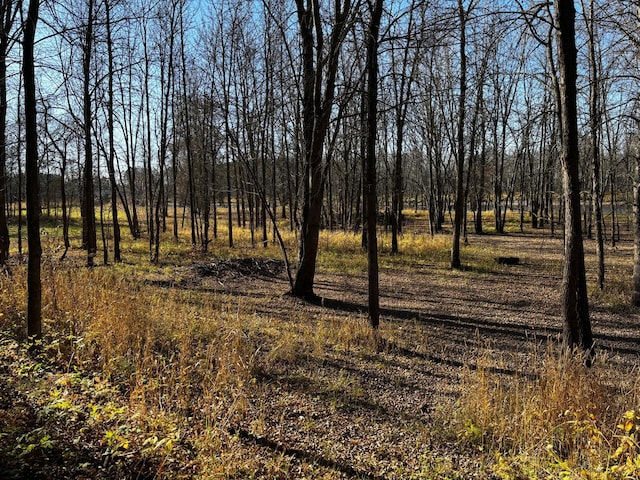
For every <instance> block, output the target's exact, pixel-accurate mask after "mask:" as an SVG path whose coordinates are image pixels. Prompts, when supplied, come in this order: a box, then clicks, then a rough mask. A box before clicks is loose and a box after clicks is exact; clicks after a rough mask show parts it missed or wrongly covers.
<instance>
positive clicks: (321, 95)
mask: <svg viewBox="0 0 640 480" xmlns="http://www.w3.org/2000/svg"><path fill="white" fill-rule="evenodd" d="M296 6H297V13H298V24H299V27H300V35H301V40H302V70H303V71H302V82H303V88H302V90H303V99H302V117H303V139H304V159H305V166H304V179H305V180H304V182H305V183H304V199H303V206H302V225H301V231H300V252H299V260H298V270H297V272H296V278H295V282H294V286H293V289H292V292H291V293H292V294H293V295H295V296H298V297H301V298H306V299H309V300H312V301H317V300H318V297H317V296H316V295H315V293H314V291H313V285H314V279H315V274H316V259H317V255H318V239H319V236H320V220H321V215H322V203H323V198H324V183H325V182H324V168H323V146H324V140H325V137H326V134H327V129H328V128H329V120H330V118H331V111H332V107H333V99H334V91H335V84H336V76H337V70H338V58H339V55H340V47H341V44H342V40H343V37H344V32H345V30H346V23H347V22H346V19H347V16H348V15H349V12H350V10H351V1H350V0H345V2H344V4H342V3H341V1H340V0H337V1H336V2H335V8H336V11H335V24H334V26H333V30H332V32H331V38H330V45H329V47H328V54H327V57H324V56H323V43H324V38H323V34H322V19H321V14H320V6H319V4H318V3H317V2H313V1H308V2H307V4H306V5H305V3H304V0H296ZM316 43H317V44H316ZM314 52H317V58H315V59H314ZM325 69H326V77H325V75H324V72H325ZM323 86H324V92H323V91H322V90H323Z"/></svg>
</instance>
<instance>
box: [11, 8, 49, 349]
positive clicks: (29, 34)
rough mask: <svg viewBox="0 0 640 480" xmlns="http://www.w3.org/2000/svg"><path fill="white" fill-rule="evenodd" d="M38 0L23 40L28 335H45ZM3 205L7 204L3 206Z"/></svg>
mask: <svg viewBox="0 0 640 480" xmlns="http://www.w3.org/2000/svg"><path fill="white" fill-rule="evenodd" d="M39 8H40V2H39V0H30V1H29V10H28V14H27V19H26V22H25V25H24V41H23V44H22V55H23V64H22V68H23V71H24V112H25V115H24V117H25V144H26V160H25V161H26V176H27V235H28V246H29V259H28V267H27V290H28V293H27V335H28V336H29V337H35V338H40V337H41V336H42V284H41V281H40V259H41V258H42V246H41V244H40V185H39V175H38V174H39V171H38V123H37V110H36V85H35V70H34V65H33V63H34V62H33V44H34V39H35V34H36V24H37V22H38V10H39ZM3 208H4V206H3Z"/></svg>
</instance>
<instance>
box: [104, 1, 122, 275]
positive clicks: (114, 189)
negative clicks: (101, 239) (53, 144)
mask: <svg viewBox="0 0 640 480" xmlns="http://www.w3.org/2000/svg"><path fill="white" fill-rule="evenodd" d="M104 4H105V15H106V27H107V55H108V67H109V72H108V79H107V80H108V87H107V88H108V98H107V129H108V132H109V155H108V157H107V172H108V173H109V187H110V188H111V220H112V222H113V261H114V262H116V263H118V262H121V261H122V256H121V254H120V224H119V223H118V184H117V182H116V170H115V166H114V165H115V155H116V152H115V145H114V115H113V95H114V93H113V75H114V68H113V40H112V38H111V0H105V3H104Z"/></svg>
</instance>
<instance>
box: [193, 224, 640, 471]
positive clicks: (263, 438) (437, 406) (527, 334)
mask: <svg viewBox="0 0 640 480" xmlns="http://www.w3.org/2000/svg"><path fill="white" fill-rule="evenodd" d="M470 242H471V244H472V245H473V246H474V247H481V248H482V249H484V250H485V251H490V252H496V255H509V256H517V257H518V259H519V262H518V264H517V265H499V264H497V263H496V264H495V265H492V266H491V267H490V268H486V269H484V271H483V269H475V270H474V269H467V270H462V271H450V270H448V269H447V268H445V267H443V266H442V265H435V264H429V263H426V262H425V263H422V262H418V263H417V264H416V265H415V266H413V267H412V268H411V273H410V274H408V273H407V268H406V267H403V268H397V269H393V268H391V269H383V270H382V271H381V274H380V292H381V298H380V303H381V307H382V318H381V323H382V329H381V332H382V335H383V336H384V335H387V336H389V337H390V338H389V339H388V341H387V343H386V345H385V346H384V348H383V349H382V351H381V352H374V351H370V352H369V353H367V352H366V350H364V351H363V350H362V349H356V350H354V351H350V349H349V348H346V349H345V348H342V349H333V350H328V351H325V352H323V353H322V354H321V355H315V354H312V353H308V354H305V352H304V351H302V352H297V353H296V354H295V357H294V358H293V359H291V361H280V362H275V363H271V364H269V366H268V368H265V369H264V371H262V372H261V374H260V375H259V376H258V377H257V379H256V383H257V388H256V389H255V391H254V394H253V395H252V397H251V398H250V399H249V405H248V407H247V411H246V413H245V414H244V415H243V416H242V417H241V418H239V419H238V422H237V424H235V425H233V426H232V427H231V428H232V429H233V430H234V431H235V432H236V433H237V434H238V435H239V437H240V438H241V439H242V441H243V442H244V443H246V444H247V445H253V446H255V447H256V448H257V449H258V451H259V452H261V453H260V455H264V458H265V461H273V456H274V453H277V454H279V455H282V456H283V457H286V458H289V459H291V461H293V462H312V463H313V464H315V465H318V466H319V467H323V468H325V469H329V470H330V471H332V472H333V474H334V475H338V476H339V477H340V478H424V477H421V476H420V475H421V472H427V471H429V472H438V471H441V472H442V477H438V478H449V477H451V476H453V477H458V478H488V476H489V475H490V474H489V472H488V470H487V469H488V467H487V465H486V464H484V463H483V460H482V458H483V457H482V455H479V454H478V452H477V451H473V450H468V451H463V450H460V447H457V446H455V444H454V442H453V439H452V438H450V437H448V436H447V435H446V434H444V433H443V432H445V431H446V424H443V422H444V423H446V421H447V418H448V417H449V416H450V415H452V413H453V412H452V410H453V408H455V402H456V400H457V398H458V397H459V395H460V389H461V379H462V378H463V374H464V372H465V371H468V370H469V369H474V368H476V363H477V361H478V358H479V357H480V356H481V354H482V352H491V356H492V358H493V359H494V360H495V362H494V367H493V369H495V371H496V372H498V373H500V374H504V375H519V376H526V375H527V374H528V373H530V371H529V370H530V367H531V362H532V359H535V358H539V357H540V352H541V351H542V350H544V349H545V348H546V347H547V345H548V344H549V342H552V343H553V342H556V341H558V340H559V338H560V335H561V333H562V321H561V317H560V286H561V274H562V270H561V269H562V261H561V258H562V255H561V252H562V241H561V240H560V239H557V238H556V239H552V238H549V237H541V236H530V235H513V234H512V235H508V236H472V237H471V238H470ZM631 247H632V245H631V243H630V242H626V243H621V244H619V245H618V246H617V247H615V248H612V247H607V268H608V275H609V278H611V279H612V280H611V284H610V285H609V286H608V287H607V289H606V290H607V291H608V292H609V293H608V294H607V295H604V294H599V293H594V294H593V295H591V297H592V298H591V301H590V307H591V318H592V324H593V330H594V336H595V339H596V344H597V349H598V352H599V353H600V354H606V355H607V357H608V359H609V360H608V361H609V362H612V364H613V365H614V366H615V367H616V368H620V369H631V368H633V367H634V366H637V365H638V363H639V359H640V343H639V342H638V338H639V337H640V316H639V315H638V312H637V311H634V310H632V309H629V308H627V307H625V306H624V303H625V302H626V301H627V300H628V295H626V293H625V292H621V291H619V290H622V289H624V285H629V282H628V281H626V280H625V279H627V280H628V279H629V278H630V275H631V266H632V259H633V255H632V249H631ZM585 249H586V251H587V254H588V258H587V265H588V278H589V284H590V292H593V291H594V289H595V286H594V285H595V281H594V278H595V268H594V258H593V251H594V249H595V248H594V245H593V244H592V243H591V242H587V243H586V245H585ZM463 263H464V249H463ZM202 273H203V272H200V274H202ZM205 273H206V272H205ZM263 273H265V275H235V276H234V275H226V276H222V277H224V278H217V277H215V276H213V277H211V278H205V277H206V275H203V277H202V282H205V283H207V285H208V287H209V288H212V289H213V290H215V291H217V292H219V293H222V294H229V295H238V296H239V297H240V300H239V301H240V302H242V298H245V299H252V302H253V303H255V304H256V305H257V306H256V311H255V314H256V315H258V316H260V317H261V318H264V319H269V318H278V319H281V320H283V321H284V322H285V325H287V322H289V323H288V325H290V328H291V329H292V330H295V329H299V328H302V327H301V323H303V325H304V328H314V326H315V325H317V326H319V325H320V324H321V323H322V322H323V321H325V320H326V318H327V317H328V316H331V317H332V318H338V319H341V318H342V321H344V322H366V302H367V296H366V274H365V273H364V272H363V273H361V274H358V275H351V274H350V275H343V274H335V273H331V274H328V273H323V272H319V274H318V275H317V278H316V293H317V294H318V295H320V296H321V297H322V298H323V303H322V305H312V304H308V303H305V302H302V301H300V300H297V299H295V298H291V297H288V296H286V295H283V292H286V291H287V289H288V283H287V280H286V276H285V275H284V273H282V272H271V271H268V272H263ZM271 273H273V274H271ZM625 282H626V283H625ZM301 319H304V322H301ZM325 323H326V322H325ZM336 328H337V327H336ZM294 338H295V337H294ZM270 459H271V460H270ZM431 475H433V473H432V474H431ZM331 478H335V477H331ZM429 478H431V477H429Z"/></svg>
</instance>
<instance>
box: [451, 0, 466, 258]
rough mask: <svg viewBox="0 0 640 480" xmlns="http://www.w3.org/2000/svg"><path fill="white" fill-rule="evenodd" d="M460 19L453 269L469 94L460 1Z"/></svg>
mask: <svg viewBox="0 0 640 480" xmlns="http://www.w3.org/2000/svg"><path fill="white" fill-rule="evenodd" d="M458 17H459V22H460V97H459V99H458V138H457V154H456V163H457V165H456V203H455V217H454V221H453V243H452V245H451V268H460V267H461V262H460V235H461V233H462V222H463V215H464V155H465V148H464V147H465V145H464V141H465V139H464V124H465V113H466V112H465V109H466V108H465V104H466V92H467V53H466V38H467V37H466V27H467V12H466V11H465V8H464V4H463V1H462V0H458Z"/></svg>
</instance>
